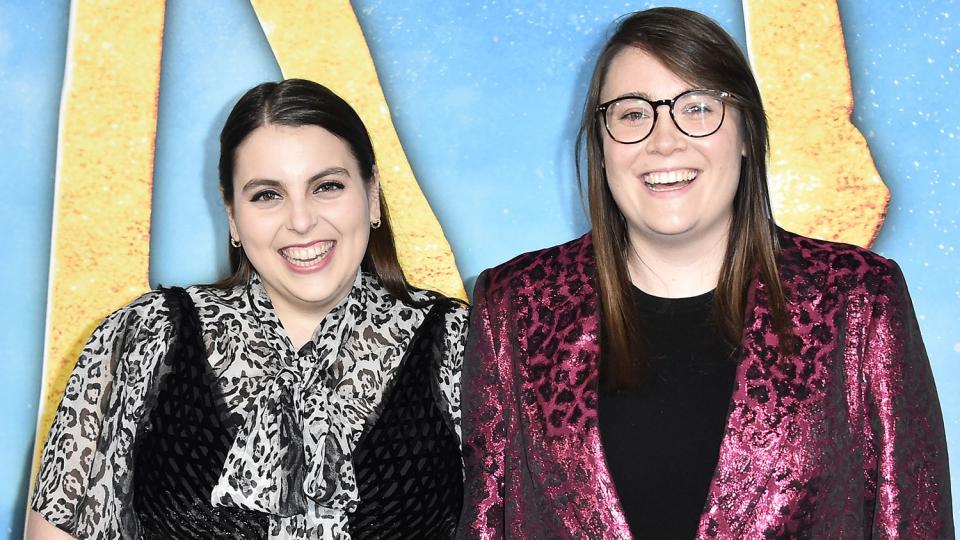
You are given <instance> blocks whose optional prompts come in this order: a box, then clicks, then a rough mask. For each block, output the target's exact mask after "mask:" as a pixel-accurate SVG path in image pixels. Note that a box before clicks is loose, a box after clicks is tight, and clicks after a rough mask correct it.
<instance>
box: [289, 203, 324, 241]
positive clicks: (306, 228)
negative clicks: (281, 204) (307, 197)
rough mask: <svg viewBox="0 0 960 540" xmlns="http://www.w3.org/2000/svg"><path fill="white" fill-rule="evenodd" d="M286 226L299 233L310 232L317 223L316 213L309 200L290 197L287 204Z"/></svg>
mask: <svg viewBox="0 0 960 540" xmlns="http://www.w3.org/2000/svg"><path fill="white" fill-rule="evenodd" d="M287 208H288V212H289V213H288V215H287V228H288V229H290V230H291V231H294V232H297V233H299V234H305V233H308V232H310V229H312V228H313V227H314V225H316V224H317V218H316V215H314V212H313V210H312V209H311V207H310V203H309V201H304V200H295V199H292V200H291V201H290V204H289V205H288V207H287Z"/></svg>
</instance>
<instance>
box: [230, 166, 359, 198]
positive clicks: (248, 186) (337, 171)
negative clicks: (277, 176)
mask: <svg viewBox="0 0 960 540" xmlns="http://www.w3.org/2000/svg"><path fill="white" fill-rule="evenodd" d="M340 175H342V176H346V177H348V178H349V177H350V171H348V170H347V169H345V168H343V167H327V168H326V169H324V170H322V171H320V172H318V173H316V174H314V175H313V176H311V177H310V178H309V179H308V180H307V183H311V182H315V181H317V180H321V179H323V178H326V177H328V176H340ZM282 185H283V183H282V182H280V181H279V180H273V179H271V178H253V179H251V180H248V181H247V182H246V183H245V184H243V187H242V188H240V192H241V193H246V192H247V191H252V190H254V189H259V188H263V187H272V188H278V187H281V186H282Z"/></svg>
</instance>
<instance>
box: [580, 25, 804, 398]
mask: <svg viewBox="0 0 960 540" xmlns="http://www.w3.org/2000/svg"><path fill="white" fill-rule="evenodd" d="M629 47H632V48H636V49H639V50H642V51H643V52H645V53H647V54H649V55H651V56H653V57H654V58H656V59H657V60H659V61H660V62H662V63H663V64H664V65H665V66H667V67H668V68H669V69H670V70H671V71H673V72H674V73H675V74H676V75H677V76H678V77H680V78H681V79H683V80H685V81H688V82H690V83H691V84H695V85H696V86H700V87H705V88H712V89H714V90H722V91H725V92H728V93H729V94H730V97H729V98H725V100H726V103H727V104H729V105H731V106H734V107H736V108H737V109H738V110H739V111H740V112H741V116H742V118H743V120H742V121H743V126H742V127H743V129H742V130H741V133H742V134H743V137H744V143H745V146H746V148H747V154H746V156H744V157H743V160H742V163H741V168H740V179H739V184H738V186H737V192H736V195H735V196H734V200H733V219H732V222H731V224H730V232H729V241H728V242H727V249H726V253H725V255H724V260H723V264H722V266H721V268H720V277H719V282H718V283H717V289H716V292H715V294H714V305H713V314H714V318H715V320H716V322H717V324H718V326H719V329H720V332H721V335H722V336H723V337H724V338H725V339H726V340H727V341H728V342H730V343H731V344H734V343H737V342H739V340H740V334H741V333H742V330H743V324H744V316H745V313H744V310H745V308H746V293H747V289H748V287H749V285H750V282H751V281H752V279H753V276H754V275H755V272H758V271H759V275H760V280H761V281H762V282H763V283H764V285H766V287H767V290H768V294H769V302H770V306H771V314H772V317H773V322H774V328H775V329H776V330H777V332H778V333H781V335H782V334H783V333H784V332H786V328H787V325H786V316H785V311H784V298H783V287H782V285H781V283H780V278H779V275H778V273H777V262H776V256H777V253H778V252H779V243H778V241H777V229H776V225H775V224H774V221H773V214H772V211H771V207H770V195H769V192H768V189H767V164H766V157H767V147H768V137H767V120H766V115H765V114H764V111H763V103H762V101H761V98H760V89H759V88H758V86H757V83H756V80H755V79H754V77H753V73H752V72H751V70H750V65H749V63H748V62H747V59H746V57H745V56H744V55H743V53H742V52H741V51H740V48H739V47H738V46H737V44H736V42H735V41H734V40H733V38H731V37H730V35H728V34H727V33H726V32H725V31H724V30H723V29H722V28H721V27H720V25H718V24H717V23H716V22H714V21H713V20H712V19H710V18H709V17H706V16H704V15H701V14H700V13H696V12H694V11H689V10H685V9H679V8H655V9H650V10H646V11H641V12H638V13H633V14H631V15H628V16H626V17H625V18H623V19H622V20H621V21H620V22H619V24H618V25H617V27H616V29H615V31H614V33H613V35H612V36H611V37H610V39H609V40H608V41H607V43H606V45H605V47H604V48H603V51H602V52H601V53H600V56H599V57H598V59H597V63H596V66H595V68H594V71H593V76H592V78H591V80H590V88H589V91H588V94H587V99H586V104H585V106H584V110H583V117H582V121H581V124H580V129H579V132H578V134H577V140H576V146H575V151H576V156H577V159H576V167H577V179H578V181H579V183H580V189H581V193H582V192H583V184H584V176H586V184H587V189H586V192H587V197H588V206H589V210H590V221H591V225H592V232H591V235H592V239H593V246H594V250H595V254H596V261H597V287H598V293H599V295H598V296H599V303H600V305H599V317H600V351H601V352H600V359H601V360H600V378H601V384H603V385H604V386H605V387H606V388H610V389H617V388H633V387H636V386H637V385H638V384H640V383H641V382H642V381H643V380H644V379H645V378H646V377H647V375H648V374H649V372H650V368H651V364H650V361H649V358H647V357H646V356H645V355H644V354H643V353H644V350H645V347H644V344H643V342H642V340H641V339H640V336H641V333H640V329H639V325H638V322H637V319H638V314H637V310H636V307H635V306H634V304H633V302H632V300H631V294H630V290H631V281H630V274H629V271H628V270H627V262H626V261H627V256H628V253H629V252H630V251H629V250H630V249H631V248H630V241H629V238H628V236H627V226H626V221H625V218H624V216H623V213H622V212H621V211H620V209H619V207H617V204H616V202H615V201H614V199H613V195H612V194H611V192H610V188H609V186H608V185H607V178H606V172H605V170H604V167H603V146H602V141H603V139H602V137H603V131H602V126H601V124H600V118H599V116H598V114H597V110H596V109H597V106H598V105H599V104H600V92H601V89H602V88H603V84H604V80H605V78H606V75H607V72H608V70H609V68H610V64H611V62H612V61H613V59H614V57H616V56H617V54H619V53H620V51H622V50H624V49H626V48H629ZM584 159H585V160H586V170H585V171H584V166H583V160H584Z"/></svg>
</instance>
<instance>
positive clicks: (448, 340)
mask: <svg viewBox="0 0 960 540" xmlns="http://www.w3.org/2000/svg"><path fill="white" fill-rule="evenodd" d="M452 302H453V303H454V307H453V309H451V310H450V311H448V312H447V313H446V314H445V316H444V322H443V357H442V359H441V362H440V366H439V369H438V375H439V381H438V382H439V387H440V394H441V397H442V398H443V402H444V403H445V404H446V408H447V414H448V415H449V418H450V420H451V421H452V422H453V428H454V431H455V432H456V434H457V439H458V440H459V441H460V442H461V443H462V442H463V439H462V436H461V426H460V424H461V410H460V374H461V371H462V369H463V347H464V343H465V341H466V338H467V324H468V323H467V317H468V316H469V313H470V312H469V310H468V309H467V308H466V307H465V306H464V305H463V304H461V303H460V302H455V301H452Z"/></svg>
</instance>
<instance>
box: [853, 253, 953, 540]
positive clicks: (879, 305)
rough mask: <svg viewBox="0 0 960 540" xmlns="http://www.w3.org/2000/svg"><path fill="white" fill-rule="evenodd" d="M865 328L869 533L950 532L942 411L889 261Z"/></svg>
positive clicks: (910, 307) (903, 288) (923, 535)
mask: <svg viewBox="0 0 960 540" xmlns="http://www.w3.org/2000/svg"><path fill="white" fill-rule="evenodd" d="M890 265H891V266H890V268H889V274H887V275H886V276H883V279H881V280H880V281H879V283H880V285H879V286H878V294H877V296H876V299H875V301H874V304H873V308H872V312H871V314H870V322H869V327H868V329H867V340H866V350H865V357H864V364H863V366H864V371H865V376H866V382H867V385H866V392H867V395H866V400H865V404H866V406H867V413H868V418H869V426H867V430H868V432H869V433H870V436H871V439H872V440H871V446H872V447H873V448H872V451H871V454H873V455H875V456H876V460H875V462H874V464H873V467H872V468H874V470H873V471H870V472H868V477H875V478H876V504H875V510H874V521H873V535H872V537H873V538H953V517H952V513H953V511H952V508H951V502H950V474H949V470H948V463H947V444H946V437H945V435H944V428H943V416H942V414H941V411H940V403H939V401H938V399H937V390H936V387H935V385H934V380H933V373H932V372H931V369H930V362H929V361H928V359H927V353H926V350H925V349H924V346H923V341H922V339H921V336H920V328H919V326H918V324H917V318H916V315H915V313H914V309H913V304H912V302H911V300H910V295H909V293H908V292H907V286H906V283H905V282H904V279H903V274H902V273H901V272H900V268H899V267H898V266H897V265H896V263H893V262H892V261H891V262H890Z"/></svg>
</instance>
